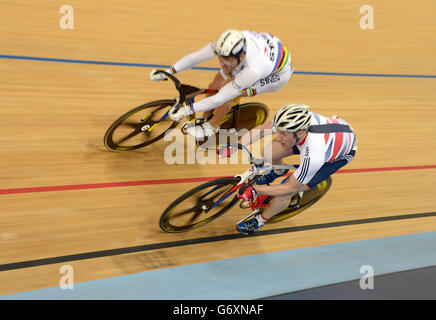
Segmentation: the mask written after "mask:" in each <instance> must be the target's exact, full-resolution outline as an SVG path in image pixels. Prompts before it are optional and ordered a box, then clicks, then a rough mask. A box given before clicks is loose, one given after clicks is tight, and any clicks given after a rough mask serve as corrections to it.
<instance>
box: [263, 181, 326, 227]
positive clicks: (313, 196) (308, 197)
mask: <svg viewBox="0 0 436 320" xmlns="http://www.w3.org/2000/svg"><path fill="white" fill-rule="evenodd" d="M331 185H332V178H331V177H328V178H327V179H325V180H324V181H322V182H320V183H318V184H317V185H316V187H314V188H312V189H310V190H307V191H305V192H304V193H303V196H302V197H301V199H300V200H299V201H297V200H298V199H297V197H298V194H296V195H295V196H294V197H292V199H291V201H290V204H289V207H288V208H287V209H286V210H283V211H282V212H280V213H278V214H276V215H275V216H273V217H272V218H270V219H269V220H268V222H267V223H275V222H279V221H283V220H285V219H288V218H291V217H295V216H296V215H297V214H299V213H301V212H303V211H304V210H306V209H307V208H309V207H310V206H312V205H313V204H315V202H317V201H318V200H319V199H321V198H322V197H323V196H324V195H325V194H326V193H327V191H328V190H329V189H330V186H331ZM293 201H295V204H293V203H292V202H293Z"/></svg>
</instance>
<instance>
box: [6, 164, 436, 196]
mask: <svg viewBox="0 0 436 320" xmlns="http://www.w3.org/2000/svg"><path fill="white" fill-rule="evenodd" d="M422 169H436V165H425V166H404V167H384V168H362V169H343V170H339V171H338V172H336V173H361V172H380V171H400V170H422ZM218 178H222V177H202V178H180V179H159V180H142V181H125V182H107V183H90V184H76V185H64V186H48V187H28V188H13V189H0V195H2V194H17V193H35V192H52V191H71V190H83V189H101V188H117V187H133V186H149V185H157V184H172V183H190V182H205V181H210V180H214V179H218Z"/></svg>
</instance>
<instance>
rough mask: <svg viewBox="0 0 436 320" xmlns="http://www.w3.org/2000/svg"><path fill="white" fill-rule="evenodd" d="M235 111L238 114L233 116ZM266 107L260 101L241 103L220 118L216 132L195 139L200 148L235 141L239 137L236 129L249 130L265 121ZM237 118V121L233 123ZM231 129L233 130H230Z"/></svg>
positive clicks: (267, 110) (267, 111) (216, 146)
mask: <svg viewBox="0 0 436 320" xmlns="http://www.w3.org/2000/svg"><path fill="white" fill-rule="evenodd" d="M235 112H237V113H238V114H237V115H236V116H235V114H234V113H235ZM268 113H269V109H268V107H267V106H266V105H265V104H263V103H260V102H249V103H243V104H241V105H239V106H237V107H235V108H232V109H231V110H230V111H229V112H228V113H227V114H226V115H225V116H224V118H223V120H221V122H220V130H219V131H218V134H216V135H215V136H212V137H206V138H205V139H204V140H199V141H197V145H198V146H199V147H200V148H202V149H216V148H218V146H220V145H223V144H229V143H236V141H237V139H238V138H239V135H238V131H239V130H242V129H246V130H251V129H253V128H255V127H257V126H259V125H261V124H263V123H264V122H265V120H266V119H267V118H268ZM235 119H237V120H236V121H237V123H234V121H235ZM231 129H233V130H231Z"/></svg>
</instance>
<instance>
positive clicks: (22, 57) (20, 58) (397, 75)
mask: <svg viewBox="0 0 436 320" xmlns="http://www.w3.org/2000/svg"><path fill="white" fill-rule="evenodd" d="M0 58H2V59H17V60H34V61H49V62H64V63H83V64H100V65H112V66H125V67H146V68H169V67H170V66H167V65H160V64H144V63H130V62H110V61H93V60H73V59H58V58H42V57H28V56H16V55H0ZM193 69H196V70H208V71H218V70H219V68H208V67H194V68H193ZM294 73H295V74H305V75H323V76H348V77H388V78H434V79H436V75H419V74H381V73H380V74H377V73H344V72H312V71H294Z"/></svg>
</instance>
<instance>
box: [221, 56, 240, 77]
mask: <svg viewBox="0 0 436 320" xmlns="http://www.w3.org/2000/svg"><path fill="white" fill-rule="evenodd" d="M218 60H219V62H220V66H221V68H222V69H223V71H224V72H225V73H230V71H232V70H233V69H234V68H236V66H237V65H238V59H236V58H235V57H221V56H218Z"/></svg>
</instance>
